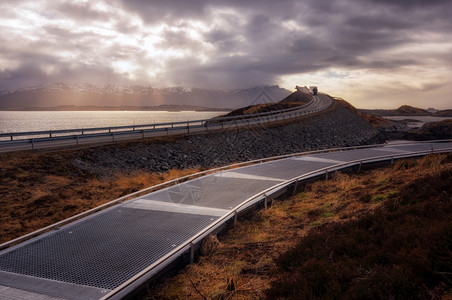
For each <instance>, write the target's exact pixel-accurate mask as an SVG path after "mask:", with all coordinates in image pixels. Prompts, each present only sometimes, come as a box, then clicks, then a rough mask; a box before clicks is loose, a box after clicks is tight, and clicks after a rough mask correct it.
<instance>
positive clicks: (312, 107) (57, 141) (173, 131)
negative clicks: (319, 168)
mask: <svg viewBox="0 0 452 300" xmlns="http://www.w3.org/2000/svg"><path fill="white" fill-rule="evenodd" d="M332 103H333V100H332V99H331V98H330V97H329V96H327V95H323V94H319V95H317V96H314V98H313V100H312V101H311V102H310V103H308V104H307V105H304V106H302V107H300V108H299V109H296V110H291V111H288V112H281V113H278V112H275V114H272V115H270V116H264V117H262V116H259V117H255V118H250V119H243V120H231V121H229V120H227V121H224V122H222V123H213V124H207V125H206V124H205V122H200V121H191V122H190V124H196V123H197V125H189V123H186V124H185V123H184V124H183V125H180V124H179V125H177V126H167V127H166V128H157V129H145V130H131V129H128V130H123V131H115V132H108V129H107V128H106V129H104V133H92V134H72V135H66V136H60V137H52V138H50V137H48V138H34V139H22V140H15V141H0V153H1V152H12V151H21V150H32V149H44V148H56V147H65V146H74V145H87V144H99V143H111V142H115V141H123V140H138V139H143V138H149V137H158V136H167V135H179V134H189V133H200V132H207V131H214V130H217V131H218V130H224V129H231V128H238V127H247V126H255V125H261V124H265V123H271V122H278V121H282V120H287V119H292V118H298V117H300V116H303V115H307V114H311V113H316V112H319V111H322V110H325V109H327V108H328V107H330V106H331V104H332ZM149 126H151V125H149ZM78 131H79V132H82V129H79V130H78Z"/></svg>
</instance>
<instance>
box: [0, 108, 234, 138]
mask: <svg viewBox="0 0 452 300" xmlns="http://www.w3.org/2000/svg"><path fill="white" fill-rule="evenodd" d="M223 114H225V112H211V111H209V112H195V111H181V112H166V111H0V132H2V133H10V132H24V131H41V130H42V131H47V130H58V129H76V128H93V127H111V126H126V125H144V124H155V123H166V122H178V121H193V120H200V119H209V118H212V117H216V116H219V115H223Z"/></svg>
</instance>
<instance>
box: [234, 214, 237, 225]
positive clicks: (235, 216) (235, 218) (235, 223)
mask: <svg viewBox="0 0 452 300" xmlns="http://www.w3.org/2000/svg"><path fill="white" fill-rule="evenodd" d="M235 225H237V210H234V226H235Z"/></svg>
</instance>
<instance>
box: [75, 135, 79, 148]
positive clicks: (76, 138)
mask: <svg viewBox="0 0 452 300" xmlns="http://www.w3.org/2000/svg"><path fill="white" fill-rule="evenodd" d="M75 144H76V145H77V146H78V135H76V136H75Z"/></svg>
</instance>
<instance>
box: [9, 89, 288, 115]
mask: <svg viewBox="0 0 452 300" xmlns="http://www.w3.org/2000/svg"><path fill="white" fill-rule="evenodd" d="M290 93H291V91H289V90H286V89H283V88H280V87H279V86H277V85H271V86H270V85H267V86H260V87H252V88H248V89H238V90H229V91H223V90H208V89H198V88H183V87H172V88H154V87H150V86H147V87H146V86H138V85H135V86H117V85H106V86H96V85H91V84H86V83H83V84H67V83H62V82H58V83H54V84H51V85H47V86H35V87H28V88H22V89H18V90H13V91H1V92H0V110H27V109H39V108H46V109H49V108H55V107H64V106H77V107H78V106H80V107H82V106H84V107H92V106H95V107H109V108H112V107H122V106H127V107H152V106H161V105H168V104H171V105H183V106H197V107H208V108H230V109H233V108H238V107H243V106H247V105H252V104H257V103H268V102H278V101H280V100H281V99H283V98H285V97H286V96H288V95H289V94H290Z"/></svg>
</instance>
